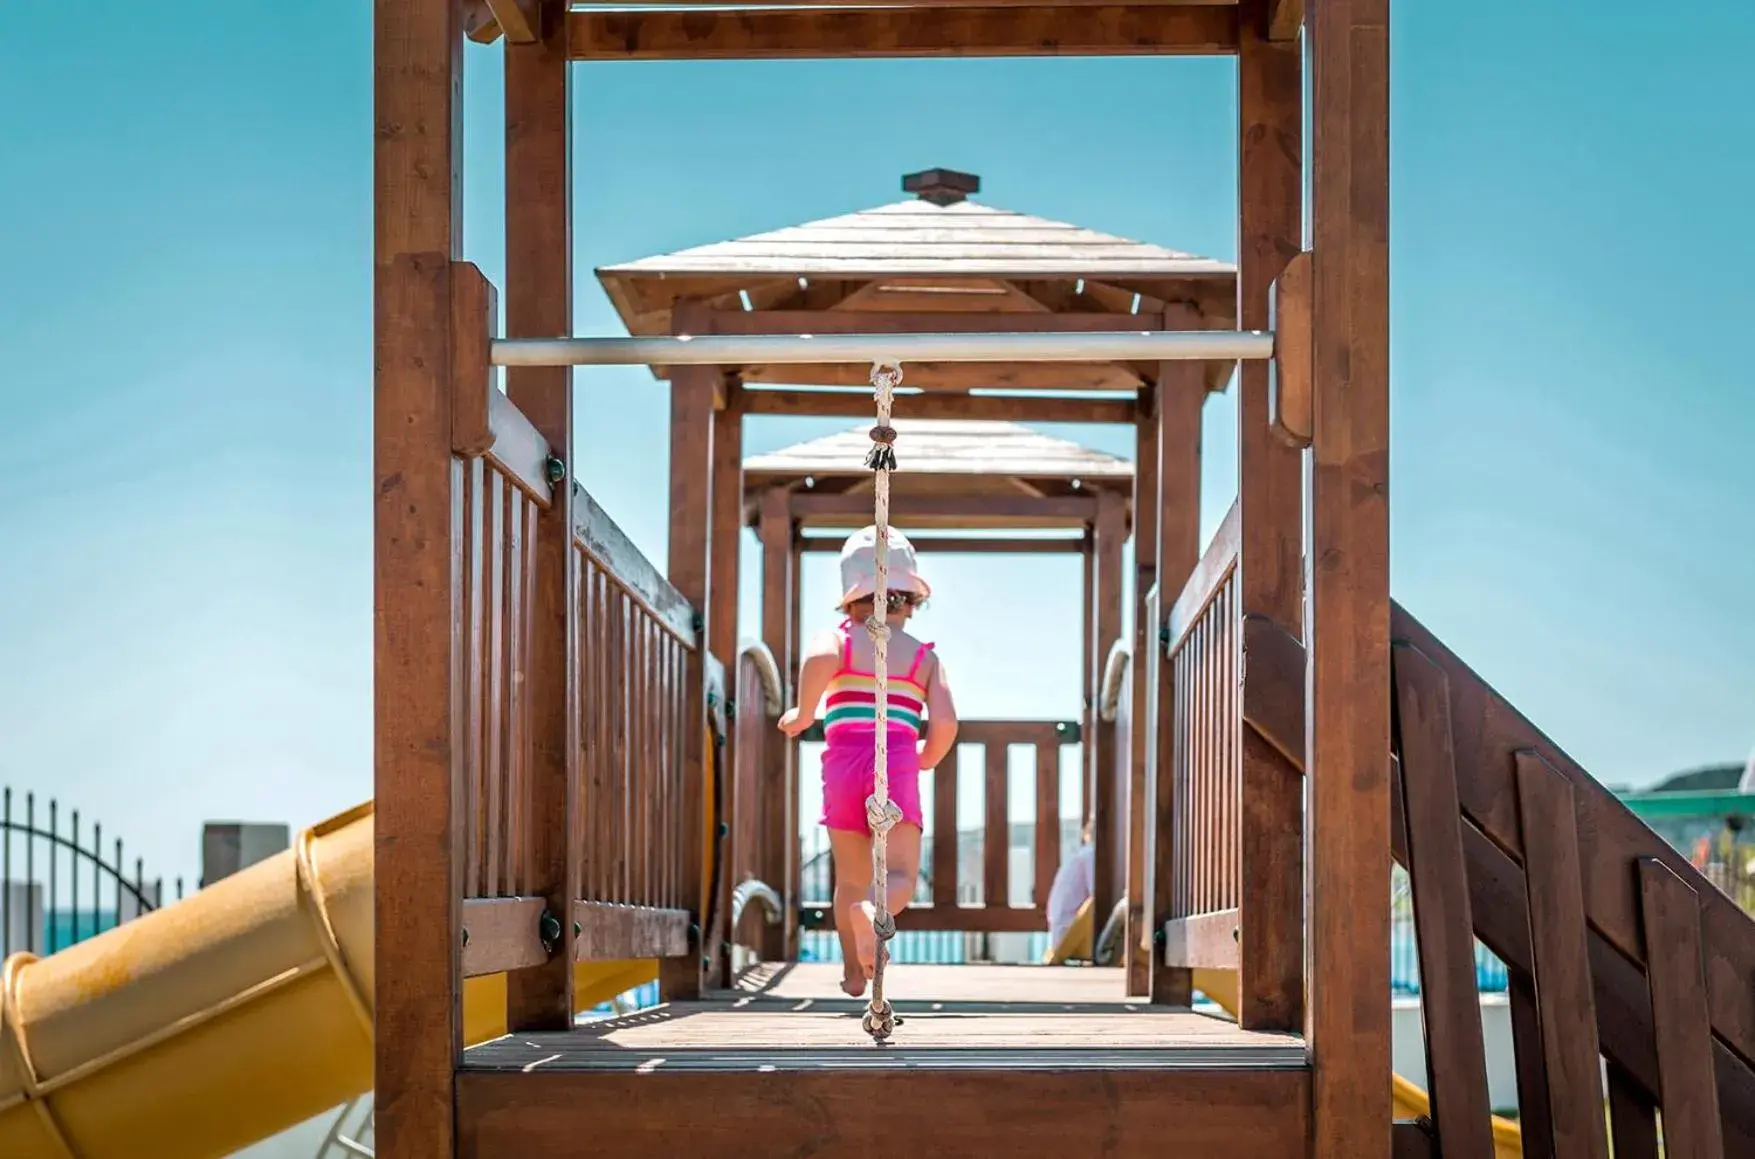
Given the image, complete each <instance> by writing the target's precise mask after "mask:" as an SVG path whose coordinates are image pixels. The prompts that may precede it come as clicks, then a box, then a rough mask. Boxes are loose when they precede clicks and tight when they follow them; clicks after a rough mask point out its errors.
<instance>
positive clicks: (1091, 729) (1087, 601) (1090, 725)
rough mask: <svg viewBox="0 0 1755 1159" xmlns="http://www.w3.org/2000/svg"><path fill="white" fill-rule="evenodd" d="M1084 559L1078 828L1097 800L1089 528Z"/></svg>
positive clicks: (1093, 555) (1093, 574) (1092, 539)
mask: <svg viewBox="0 0 1755 1159" xmlns="http://www.w3.org/2000/svg"><path fill="white" fill-rule="evenodd" d="M1081 555H1082V556H1083V557H1084V565H1085V571H1084V574H1085V578H1084V586H1083V587H1082V588H1081V589H1080V591H1079V599H1080V601H1081V604H1082V608H1081V612H1082V615H1081V618H1080V620H1079V623H1081V624H1083V625H1084V628H1083V633H1084V637H1083V638H1084V663H1085V671H1084V677H1083V679H1084V683H1083V684H1081V685H1080V687H1081V688H1083V689H1084V690H1085V704H1084V709H1083V711H1082V713H1081V716H1080V720H1079V799H1080V807H1079V824H1080V825H1089V824H1091V818H1092V817H1093V816H1094V814H1093V813H1092V809H1093V808H1094V807H1095V805H1096V796H1097V793H1096V782H1095V780H1094V775H1095V774H1094V771H1093V770H1095V769H1096V767H1097V692H1096V688H1097V676H1096V669H1097V552H1096V536H1095V535H1094V534H1093V533H1092V528H1090V527H1087V528H1086V529H1085V544H1084V549H1083V551H1082V552H1081ZM1093 908H1094V907H1093ZM1098 928H1099V929H1101V927H1098Z"/></svg>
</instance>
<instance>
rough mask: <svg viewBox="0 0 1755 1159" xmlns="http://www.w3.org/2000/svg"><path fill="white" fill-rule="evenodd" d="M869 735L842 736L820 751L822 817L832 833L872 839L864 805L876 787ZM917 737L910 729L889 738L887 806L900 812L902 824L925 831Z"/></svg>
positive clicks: (894, 730)
mask: <svg viewBox="0 0 1755 1159" xmlns="http://www.w3.org/2000/svg"><path fill="white" fill-rule="evenodd" d="M873 739H874V738H873V737H872V735H871V734H870V733H869V732H862V733H855V734H853V735H840V736H837V737H836V738H835V739H834V740H832V741H830V742H829V744H828V746H827V747H826V748H824V750H823V817H822V822H823V824H824V825H826V826H828V827H829V828H830V829H845V830H850V831H852V832H854V833H864V834H866V835H867V836H869V835H870V834H871V827H870V826H869V825H867V824H866V821H865V799H866V798H867V797H869V796H871V792H872V788H873V786H874V777H873V768H874V766H875V764H876V754H875V753H874V752H873V751H872V741H873ZM918 743H919V734H917V733H916V732H915V731H914V730H913V729H892V730H891V732H890V752H889V762H888V763H889V773H890V777H889V780H890V800H892V801H894V802H895V803H896V804H897V805H898V806H900V807H901V810H902V820H904V821H907V822H910V823H911V824H913V825H915V826H916V827H917V828H925V824H926V821H925V817H924V815H923V814H922V813H921V811H920V750H919V748H918V747H917V745H918Z"/></svg>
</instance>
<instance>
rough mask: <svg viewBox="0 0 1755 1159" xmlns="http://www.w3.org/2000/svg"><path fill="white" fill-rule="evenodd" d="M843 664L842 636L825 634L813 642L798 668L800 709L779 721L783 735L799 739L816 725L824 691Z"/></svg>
mask: <svg viewBox="0 0 1755 1159" xmlns="http://www.w3.org/2000/svg"><path fill="white" fill-rule="evenodd" d="M840 665H841V640H840V637H838V636H836V635H835V633H833V632H824V633H823V634H822V635H820V636H818V637H817V638H816V639H814V640H812V641H811V644H810V649H809V650H808V651H806V652H805V654H804V659H803V660H801V661H800V662H799V665H798V707H797V708H789V709H787V710H786V714H785V715H784V716H782V717H781V718H780V731H781V732H783V733H785V734H786V735H787V736H797V735H798V734H799V733H801V732H803V731H804V730H805V729H807V728H809V727H810V726H811V725H813V724H815V723H816V722H817V705H819V704H821V703H822V702H823V692H824V691H825V690H826V689H827V688H828V687H829V681H830V680H832V679H834V676H835V670H836V669H837V668H839V667H840Z"/></svg>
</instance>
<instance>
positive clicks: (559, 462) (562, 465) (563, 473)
mask: <svg viewBox="0 0 1755 1159" xmlns="http://www.w3.org/2000/svg"><path fill="white" fill-rule="evenodd" d="M543 469H544V471H545V472H546V473H547V474H548V481H549V482H550V483H553V484H556V485H557V486H558V485H559V484H560V483H561V481H562V480H564V479H565V478H566V477H567V464H566V461H565V460H563V459H562V458H560V456H558V455H550V456H549V457H548V461H547V462H545V463H544V464H543Z"/></svg>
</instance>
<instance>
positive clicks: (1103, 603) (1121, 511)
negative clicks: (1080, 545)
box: [1085, 491, 1127, 928]
mask: <svg viewBox="0 0 1755 1159" xmlns="http://www.w3.org/2000/svg"><path fill="white" fill-rule="evenodd" d="M1091 538H1092V549H1093V556H1094V559H1093V570H1092V578H1093V580H1094V582H1095V587H1094V597H1093V603H1092V608H1091V617H1092V629H1091V640H1092V647H1093V652H1092V656H1091V665H1092V667H1091V680H1092V684H1091V692H1090V697H1091V705H1092V708H1091V731H1090V732H1087V733H1085V737H1086V744H1088V745H1089V746H1090V748H1091V750H1092V757H1091V782H1090V783H1091V820H1092V832H1091V843H1092V847H1093V850H1094V852H1095V861H1094V863H1093V871H1092V887H1091V913H1092V914H1093V915H1102V916H1103V917H1104V918H1105V919H1107V917H1108V915H1109V913H1110V911H1111V910H1113V909H1114V908H1115V902H1116V899H1117V898H1118V897H1120V895H1121V889H1122V886H1123V885H1124V883H1125V881H1126V877H1125V866H1126V863H1125V862H1124V861H1123V860H1122V859H1121V857H1120V856H1118V854H1122V853H1123V850H1124V841H1125V834H1126V831H1127V830H1126V824H1125V818H1124V817H1123V816H1122V813H1121V791H1120V790H1121V786H1122V785H1123V784H1125V781H1124V779H1123V775H1122V769H1123V766H1124V764H1125V760H1124V758H1123V756H1122V754H1121V753H1120V752H1118V751H1117V746H1116V736H1115V731H1116V730H1115V722H1114V721H1105V720H1103V719H1102V716H1101V713H1100V712H1099V711H1098V710H1099V708H1100V707H1101V704H1102V695H1103V690H1102V683H1103V676H1104V673H1105V671H1106V670H1107V669H1108V661H1109V649H1110V648H1111V647H1113V646H1114V644H1115V642H1116V641H1117V640H1119V639H1120V638H1121V601H1122V599H1123V598H1124V594H1123V593H1124V590H1125V584H1124V583H1123V580H1122V575H1121V549H1122V547H1123V545H1124V543H1125V541H1126V539H1127V524H1126V510H1125V505H1124V501H1123V499H1122V497H1121V496H1120V495H1118V494H1116V493H1115V492H1113V491H1104V492H1102V493H1100V494H1099V495H1098V496H1097V518H1096V520H1095V521H1094V523H1093V525H1092V531H1091ZM1099 928H1100V926H1099Z"/></svg>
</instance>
